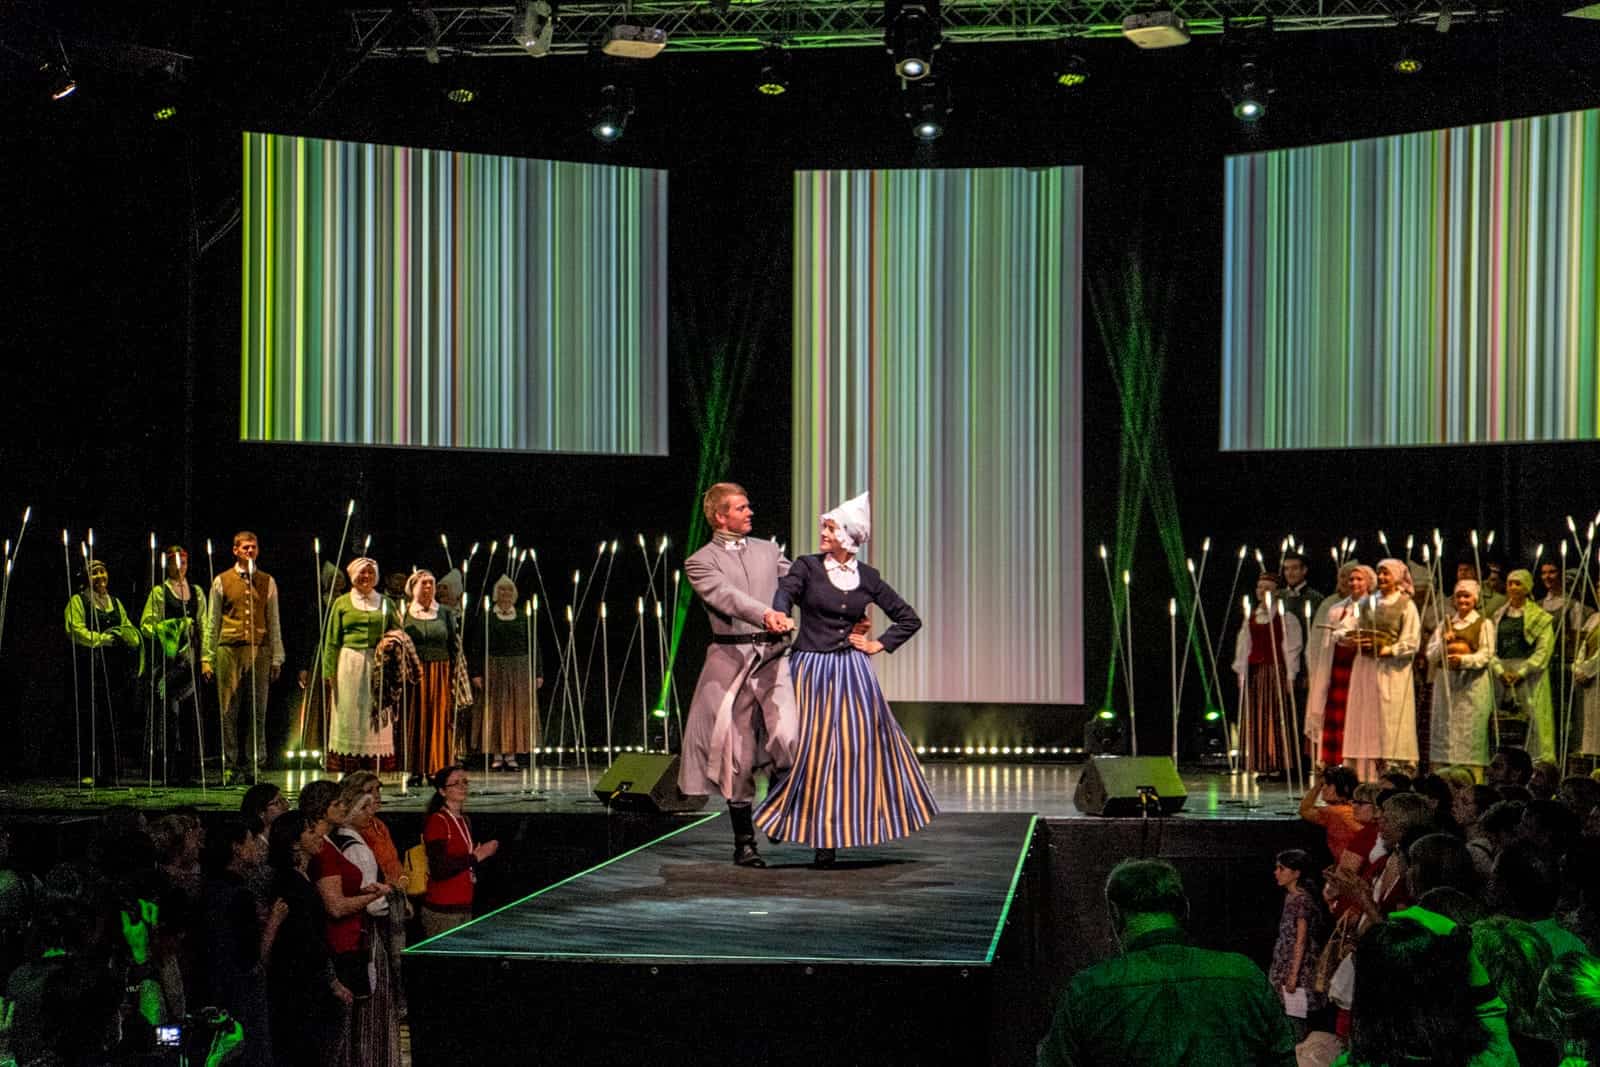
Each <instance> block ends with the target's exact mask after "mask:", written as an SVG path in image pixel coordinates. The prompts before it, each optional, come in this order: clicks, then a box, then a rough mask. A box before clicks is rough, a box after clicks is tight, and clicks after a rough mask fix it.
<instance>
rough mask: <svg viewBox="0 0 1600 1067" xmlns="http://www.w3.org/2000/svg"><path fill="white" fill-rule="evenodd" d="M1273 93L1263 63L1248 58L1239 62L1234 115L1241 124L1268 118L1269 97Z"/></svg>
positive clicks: (1233, 95) (1232, 94) (1234, 92)
mask: <svg viewBox="0 0 1600 1067" xmlns="http://www.w3.org/2000/svg"><path fill="white" fill-rule="evenodd" d="M1271 92H1272V89H1271V87H1270V86H1269V85H1268V82H1267V71H1266V68H1265V67H1263V66H1262V64H1261V62H1260V61H1259V60H1257V59H1255V58H1254V57H1251V56H1247V57H1245V58H1244V59H1242V60H1240V61H1239V69H1238V73H1237V74H1236V76H1235V78H1234V88H1233V91H1232V93H1231V94H1230V95H1231V96H1232V99H1233V115H1234V117H1235V118H1237V119H1238V120H1239V121H1240V122H1256V121H1259V120H1260V119H1263V118H1265V117H1266V114H1267V96H1268V95H1269V94H1270V93H1271Z"/></svg>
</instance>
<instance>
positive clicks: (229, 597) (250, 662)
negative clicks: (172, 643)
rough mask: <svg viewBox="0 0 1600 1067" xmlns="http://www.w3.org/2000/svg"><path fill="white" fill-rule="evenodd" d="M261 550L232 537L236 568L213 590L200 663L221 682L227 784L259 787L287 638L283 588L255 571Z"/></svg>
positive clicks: (248, 538)
mask: <svg viewBox="0 0 1600 1067" xmlns="http://www.w3.org/2000/svg"><path fill="white" fill-rule="evenodd" d="M260 551H261V547H260V544H259V543H258V542H257V539H256V535H255V534H253V533H251V532H250V531H249V530H240V531H239V532H238V533H236V534H234V535H233V559H234V565H233V566H232V567H229V568H228V569H227V570H225V571H223V572H222V573H221V574H219V575H217V580H216V581H215V582H213V583H212V585H211V598H210V602H211V618H210V620H209V624H208V625H207V626H206V630H205V633H206V640H205V642H204V645H203V651H202V655H201V660H200V672H201V674H203V675H204V676H205V678H206V680H207V681H210V680H211V679H212V678H213V677H215V678H216V680H217V705H218V709H219V711H220V713H221V715H222V757H221V758H222V767H223V772H222V781H223V784H224V785H234V784H238V783H241V782H242V783H244V784H247V785H254V784H255V780H256V774H257V772H258V771H259V770H260V767H259V766H258V763H259V761H260V758H261V750H262V748H263V747H264V746H265V744H266V736H265V733H264V731H263V729H262V722H263V721H264V719H265V717H266V714H267V698H268V692H269V689H268V687H269V686H270V685H271V683H272V682H275V681H277V680H278V672H279V671H280V670H282V669H283V633H282V631H281V630H280V629H279V627H278V583H277V582H275V581H273V580H272V576H271V575H270V574H268V573H267V572H266V571H263V570H259V569H257V567H256V556H257V555H258V554H259V553H260ZM241 715H245V716H248V718H249V720H250V733H249V735H248V736H246V737H242V738H241V737H240V735H239V718H240V716H241Z"/></svg>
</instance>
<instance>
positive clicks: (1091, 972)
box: [1038, 860, 1295, 1067]
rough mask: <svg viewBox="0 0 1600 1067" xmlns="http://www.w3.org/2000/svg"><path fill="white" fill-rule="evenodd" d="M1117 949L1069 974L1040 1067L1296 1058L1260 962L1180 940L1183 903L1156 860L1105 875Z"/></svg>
mask: <svg viewBox="0 0 1600 1067" xmlns="http://www.w3.org/2000/svg"><path fill="white" fill-rule="evenodd" d="M1105 895H1106V910H1107V911H1108V912H1109V913H1110V919H1111V928H1112V931H1113V934H1114V936H1115V937H1116V940H1117V944H1118V946H1119V947H1120V948H1121V953H1120V954H1119V955H1117V956H1115V957H1113V958H1111V959H1109V960H1105V961H1104V962H1101V963H1097V964H1095V965H1094V966H1092V967H1089V968H1087V969H1086V970H1084V971H1081V972H1079V973H1078V974H1077V975H1075V976H1074V977H1073V978H1072V979H1071V980H1070V981H1068V983H1067V986H1066V988H1065V990H1063V992H1062V994H1061V998H1060V1000H1059V1002H1058V1005H1057V1008H1056V1012H1055V1018H1054V1020H1053V1021H1052V1022H1051V1025H1050V1031H1049V1033H1047V1034H1046V1035H1045V1037H1044V1040H1043V1041H1041V1042H1040V1044H1039V1054H1038V1062H1039V1064H1040V1065H1041V1067H1055V1065H1065V1064H1073V1065H1096V1064H1106V1065H1118V1067H1120V1065H1124V1064H1126V1065H1134V1067H1137V1065H1165V1064H1171V1065H1173V1067H1177V1065H1180V1064H1209V1063H1218V1064H1221V1063H1227V1064H1283V1065H1286V1067H1287V1065H1291V1064H1293V1063H1294V1062H1295V1056H1294V1035H1293V1033H1292V1032H1291V1030H1290V1028H1289V1024H1288V1021H1287V1020H1286V1019H1285V1017H1284V1013H1283V1004H1282V1002H1281V1001H1280V1000H1279V998H1278V996H1277V995H1276V994H1275V993H1274V992H1273V990H1272V987H1271V986H1270V985H1269V984H1268V982H1267V978H1266V976H1265V975H1264V974H1262V973H1261V970H1260V968H1258V967H1257V966H1256V965H1255V964H1253V963H1251V962H1250V961H1249V960H1248V959H1246V958H1245V957H1244V956H1241V955H1239V954H1237V953H1233V952H1216V951H1212V950H1210V949H1202V948H1194V947H1192V946H1190V945H1188V944H1187V943H1186V940H1185V938H1184V934H1183V929H1182V925H1181V923H1182V920H1183V919H1184V918H1185V917H1186V916H1187V915H1188V912H1189V902H1188V899H1187V898H1186V897H1185V896H1184V893H1183V883H1182V881H1181V880H1180V879H1179V877H1178V872H1177V871H1176V870H1175V869H1174V868H1173V867H1172V865H1171V864H1169V863H1167V862H1165V861H1163V860H1123V861H1122V862H1121V863H1119V864H1117V866H1116V867H1115V868H1114V869H1113V870H1112V872H1111V876H1110V877H1109V878H1107V879H1106V891H1105Z"/></svg>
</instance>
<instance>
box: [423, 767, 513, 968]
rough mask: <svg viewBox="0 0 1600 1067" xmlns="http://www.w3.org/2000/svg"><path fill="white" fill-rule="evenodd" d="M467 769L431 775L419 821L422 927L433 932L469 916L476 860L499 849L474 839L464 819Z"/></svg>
mask: <svg viewBox="0 0 1600 1067" xmlns="http://www.w3.org/2000/svg"><path fill="white" fill-rule="evenodd" d="M466 803H467V771H466V768H464V767H446V768H444V770H442V771H439V772H438V773H437V774H435V775H434V776H433V796H432V797H431V798H430V799H429V800H428V817H427V819H426V821H424V822H423V824H422V843H423V845H424V846H425V847H426V848H427V852H428V892H427V895H426V896H424V897H423V898H422V932H423V933H424V934H425V935H427V936H428V937H437V936H438V935H439V934H442V933H444V932H445V931H447V930H453V929H455V928H456V927H458V926H460V925H462V924H463V923H465V922H467V921H469V920H470V919H471V918H472V895H473V889H474V887H475V886H476V884H477V881H478V864H480V863H482V862H483V861H484V860H486V859H488V858H489V857H490V856H493V855H494V854H495V853H496V852H498V851H499V850H500V842H499V841H485V842H483V843H482V844H479V843H478V842H477V841H476V840H475V839H474V838H473V836H472V824H471V823H470V822H468V821H467V816H466V814H465V812H464V810H463V809H464V808H465V807H466Z"/></svg>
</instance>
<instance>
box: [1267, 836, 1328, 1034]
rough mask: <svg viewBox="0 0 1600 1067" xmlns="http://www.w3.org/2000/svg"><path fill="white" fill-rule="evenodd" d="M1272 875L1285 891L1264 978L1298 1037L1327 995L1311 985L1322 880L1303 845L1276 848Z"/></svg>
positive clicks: (1320, 923)
mask: <svg viewBox="0 0 1600 1067" xmlns="http://www.w3.org/2000/svg"><path fill="white" fill-rule="evenodd" d="M1272 877H1273V879H1274V880H1276V881H1277V883H1278V885H1279V887H1281V888H1282V889H1283V892H1284V897H1283V913H1282V915H1281V916H1280V918H1279V919H1278V940H1277V943H1276V944H1275V945H1273V946H1272V968H1271V970H1270V971H1268V972H1267V979H1268V980H1269V981H1270V982H1271V983H1272V988H1273V989H1275V990H1277V991H1278V995H1279V996H1280V997H1282V999H1283V1010H1284V1013H1285V1014H1287V1015H1288V1016H1289V1025H1290V1026H1291V1027H1292V1028H1293V1029H1294V1032H1295V1039H1296V1040H1297V1041H1298V1040H1300V1039H1302V1038H1304V1037H1305V1036H1306V1027H1307V1023H1306V1020H1307V1019H1308V1018H1309V1017H1310V1016H1311V1015H1312V1014H1313V1013H1315V1012H1317V1011H1320V1010H1321V1009H1322V1007H1323V1006H1324V1004H1325V1003H1326V1000H1327V998H1326V996H1325V995H1324V994H1322V993H1319V992H1317V991H1316V990H1315V989H1314V988H1313V985H1314V982H1313V978H1314V977H1315V974H1316V967H1317V956H1318V955H1319V953H1321V951H1322V937H1323V929H1324V925H1325V923H1324V918H1323V913H1322V904H1321V899H1322V898H1321V886H1320V884H1319V877H1318V874H1317V867H1316V864H1315V863H1314V862H1313V861H1312V859H1311V856H1310V854H1309V853H1307V852H1306V851H1305V850H1304V849H1298V848H1292V849H1289V850H1287V851H1285V852H1280V853H1278V861H1277V865H1276V866H1275V867H1273V869H1272Z"/></svg>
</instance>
